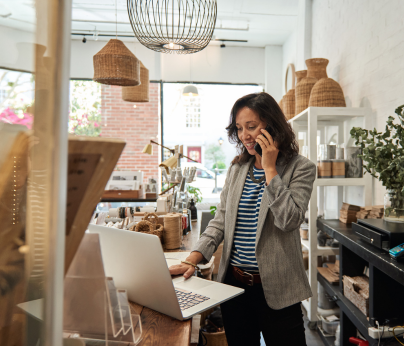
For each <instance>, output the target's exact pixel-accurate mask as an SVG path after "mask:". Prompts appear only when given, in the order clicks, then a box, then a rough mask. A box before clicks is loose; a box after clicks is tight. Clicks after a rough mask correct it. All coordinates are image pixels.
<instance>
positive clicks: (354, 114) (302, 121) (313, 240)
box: [289, 107, 372, 322]
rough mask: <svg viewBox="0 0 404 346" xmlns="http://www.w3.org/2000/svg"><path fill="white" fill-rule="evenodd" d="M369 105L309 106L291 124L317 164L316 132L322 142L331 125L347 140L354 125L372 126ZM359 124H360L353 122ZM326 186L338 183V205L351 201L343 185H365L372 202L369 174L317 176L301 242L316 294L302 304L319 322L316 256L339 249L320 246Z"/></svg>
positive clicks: (342, 140) (367, 200) (367, 199)
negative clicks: (319, 219)
mask: <svg viewBox="0 0 404 346" xmlns="http://www.w3.org/2000/svg"><path fill="white" fill-rule="evenodd" d="M370 115H371V109H370V108H364V107H360V108H348V107H309V108H307V109H305V110H304V111H303V112H301V113H300V114H297V115H296V116H295V117H293V119H291V120H289V124H290V125H291V127H292V128H293V130H294V131H295V132H296V136H298V132H304V133H306V134H305V141H306V143H305V145H307V147H308V148H307V149H308V158H309V160H310V161H312V162H313V163H314V164H316V165H317V135H318V133H320V141H321V143H324V142H323V141H324V140H325V138H324V136H325V133H326V132H327V131H328V130H327V129H328V128H329V126H336V127H338V132H337V136H338V139H337V140H338V143H345V144H346V143H347V142H348V139H349V137H350V134H349V131H350V127H351V126H361V127H364V128H369V127H370V125H371V124H370ZM352 121H353V123H354V124H357V123H360V125H352ZM326 186H337V187H338V188H337V194H336V196H335V198H336V200H337V205H339V206H340V205H342V202H347V203H349V200H343V198H344V189H343V187H344V186H363V197H364V204H365V205H371V204H372V177H371V176H370V175H369V174H366V175H364V177H363V178H335V179H333V178H330V179H324V178H317V179H316V180H315V182H314V186H313V191H312V194H311V199H310V202H309V240H306V241H302V244H303V246H304V247H306V248H307V249H308V250H309V271H308V279H309V283H310V286H311V288H312V292H313V297H312V298H310V299H309V301H308V302H307V301H306V302H304V303H303V305H304V307H305V308H306V310H307V316H308V318H309V320H310V322H315V321H317V311H318V308H317V301H318V296H317V256H319V255H333V254H338V249H337V248H328V247H325V248H323V247H319V246H318V245H317V224H316V221H317V215H318V212H320V213H321V212H322V208H323V207H324V193H325V192H324V191H325V189H326Z"/></svg>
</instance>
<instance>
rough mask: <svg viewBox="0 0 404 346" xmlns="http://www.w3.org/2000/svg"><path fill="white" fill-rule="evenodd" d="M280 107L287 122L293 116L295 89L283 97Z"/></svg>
mask: <svg viewBox="0 0 404 346" xmlns="http://www.w3.org/2000/svg"><path fill="white" fill-rule="evenodd" d="M282 107H283V114H285V117H286V119H287V120H290V119H292V118H293V117H294V116H295V89H290V90H289V91H288V92H287V93H286V95H285V96H284V97H283V99H282Z"/></svg>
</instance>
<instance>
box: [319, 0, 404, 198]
mask: <svg viewBox="0 0 404 346" xmlns="http://www.w3.org/2000/svg"><path fill="white" fill-rule="evenodd" d="M403 13H404V1H403V0H383V1H381V0H344V1H323V0H313V13H312V15H313V16H312V20H313V22H312V24H313V25H312V57H321V58H327V59H329V60H330V63H329V65H328V69H327V72H328V76H329V77H331V78H334V79H336V80H337V81H338V82H339V83H340V85H341V87H342V89H343V91H344V94H345V96H346V97H347V106H348V107H371V108H372V118H373V126H372V128H373V127H376V129H377V130H378V131H382V130H384V127H385V126H386V120H387V117H388V116H390V115H392V116H395V114H394V110H395V108H396V107H397V106H400V105H402V104H404V93H403V90H404V59H403V55H404V35H403V31H404V21H403V19H402V16H403ZM373 188H374V201H373V202H374V203H375V204H383V194H384V191H385V189H384V188H383V187H382V185H381V183H380V182H379V181H377V180H376V179H374V184H373Z"/></svg>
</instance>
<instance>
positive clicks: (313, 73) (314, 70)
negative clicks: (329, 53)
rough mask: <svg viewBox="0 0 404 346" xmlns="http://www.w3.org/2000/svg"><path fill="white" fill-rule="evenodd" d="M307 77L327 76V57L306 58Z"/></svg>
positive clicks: (318, 77)
mask: <svg viewBox="0 0 404 346" xmlns="http://www.w3.org/2000/svg"><path fill="white" fill-rule="evenodd" d="M306 65H307V77H312V78H315V79H317V80H320V79H321V78H327V77H328V76H327V65H328V59H323V58H314V59H307V60H306Z"/></svg>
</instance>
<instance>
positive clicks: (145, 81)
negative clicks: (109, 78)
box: [122, 62, 150, 102]
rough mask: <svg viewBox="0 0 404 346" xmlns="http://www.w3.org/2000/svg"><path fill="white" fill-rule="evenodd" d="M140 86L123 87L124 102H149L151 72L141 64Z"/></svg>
mask: <svg viewBox="0 0 404 346" xmlns="http://www.w3.org/2000/svg"><path fill="white" fill-rule="evenodd" d="M140 81H141V83H140V85H138V86H130V87H125V86H124V87H122V100H124V101H127V102H149V96H150V93H149V83H150V81H149V70H148V69H147V68H146V67H145V66H144V65H143V64H142V62H140Z"/></svg>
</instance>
